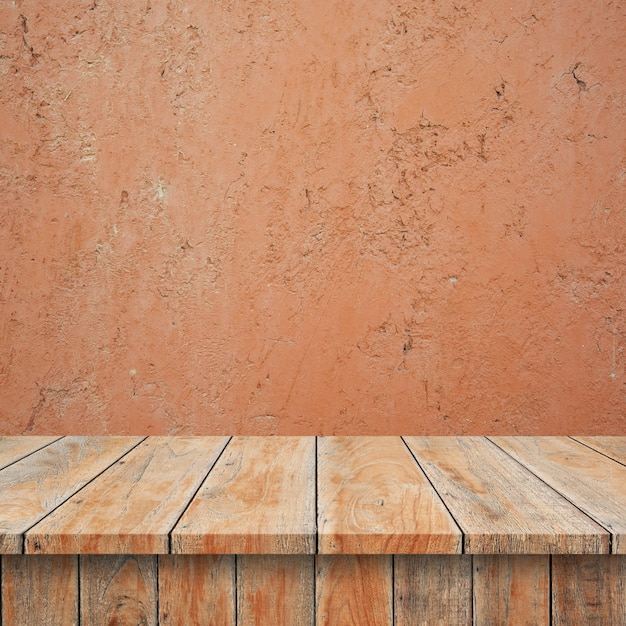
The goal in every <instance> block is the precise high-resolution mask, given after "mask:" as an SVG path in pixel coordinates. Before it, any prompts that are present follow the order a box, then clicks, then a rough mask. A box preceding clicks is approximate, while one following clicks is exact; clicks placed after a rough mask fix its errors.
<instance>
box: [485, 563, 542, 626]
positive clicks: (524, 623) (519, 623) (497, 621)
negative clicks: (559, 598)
mask: <svg viewBox="0 0 626 626" xmlns="http://www.w3.org/2000/svg"><path fill="white" fill-rule="evenodd" d="M473 559H474V565H473V571H474V579H473V588H474V591H473V595H474V624H475V625H476V626H483V625H485V626H487V625H489V626H495V625H498V626H500V625H503V626H504V625H506V624H511V625H512V626H542V625H544V624H545V626H548V625H549V624H550V557H549V555H547V554H546V555H525V554H524V555H488V556H482V555H480V556H479V555H474V557H473Z"/></svg>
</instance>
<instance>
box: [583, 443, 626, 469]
mask: <svg viewBox="0 0 626 626" xmlns="http://www.w3.org/2000/svg"><path fill="white" fill-rule="evenodd" d="M573 439H575V440H576V441H579V442H580V443H583V444H584V445H586V446H589V447H590V448H593V449H594V450H597V451H598V452H601V453H602V454H606V456H609V457H611V458H612V459H615V460H616V461H617V462H618V463H621V464H622V465H626V437H573Z"/></svg>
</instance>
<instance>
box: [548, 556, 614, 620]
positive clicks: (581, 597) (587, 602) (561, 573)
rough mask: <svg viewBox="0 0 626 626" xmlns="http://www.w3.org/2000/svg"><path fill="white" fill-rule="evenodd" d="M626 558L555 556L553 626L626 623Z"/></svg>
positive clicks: (553, 562)
mask: <svg viewBox="0 0 626 626" xmlns="http://www.w3.org/2000/svg"><path fill="white" fill-rule="evenodd" d="M625 616H626V556H625V555H623V554H620V555H611V556H589V555H583V556H581V555H576V556H553V557H552V624H553V625H554V626H580V625H581V624H584V625H585V626H594V625H597V626H605V625H607V624H615V625H616V626H617V625H620V624H624V623H626V617H625Z"/></svg>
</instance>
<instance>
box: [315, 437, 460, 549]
mask: <svg viewBox="0 0 626 626" xmlns="http://www.w3.org/2000/svg"><path fill="white" fill-rule="evenodd" d="M318 528H319V552H320V553H321V554H407V553H409V554H410V553H414V554H415V553H418V554H429V553H436V554H454V553H460V552H461V548H462V535H461V531H460V530H459V528H458V527H457V525H456V524H455V523H454V520H453V519H452V517H451V516H450V514H449V513H448V511H447V510H446V508H445V506H444V505H443V503H442V502H441V499H440V498H439V496H438V495H437V493H436V492H435V491H434V489H433V488H432V487H431V485H430V483H429V482H428V480H427V479H426V477H425V476H424V474H423V472H422V471H421V470H420V469H419V467H418V465H417V463H416V462H415V459H413V457H412V456H411V453H410V452H409V451H408V450H407V448H406V446H405V445H404V443H403V442H402V439H401V438H400V437H320V438H319V439H318Z"/></svg>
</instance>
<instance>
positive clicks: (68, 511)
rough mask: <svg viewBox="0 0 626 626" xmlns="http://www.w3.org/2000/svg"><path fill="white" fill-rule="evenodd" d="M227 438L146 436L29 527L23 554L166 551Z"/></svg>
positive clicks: (160, 552) (143, 552) (163, 552)
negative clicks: (120, 458) (71, 496)
mask: <svg viewBox="0 0 626 626" xmlns="http://www.w3.org/2000/svg"><path fill="white" fill-rule="evenodd" d="M228 439H229V438H228V437H150V438H148V439H146V440H145V441H143V442H142V443H141V444H140V445H139V446H137V447H136V448H135V449H134V450H133V451H132V452H131V453H130V454H128V455H127V456H126V457H124V459H122V460H121V461H119V462H118V463H116V464H115V465H113V466H112V467H111V468H109V469H108V470H107V471H106V472H105V473H104V474H102V475H101V476H99V477H98V478H96V479H95V480H94V481H93V482H91V483H90V484H89V485H87V486H86V487H85V488H84V489H83V490H81V492H80V493H79V494H77V495H76V496H75V497H73V498H71V499H70V500H68V501H67V502H66V503H65V504H64V505H63V506H61V507H59V508H58V509H56V510H55V511H54V512H53V513H51V514H50V515H49V516H48V517H46V518H45V519H44V520H43V521H42V522H40V523H39V524H37V525H36V526H35V527H34V528H32V529H31V530H30V531H29V532H28V533H27V534H26V538H25V550H26V552H27V553H33V554H36V553H44V554H167V552H169V532H170V531H171V529H172V528H173V526H174V524H175V523H176V521H177V520H178V519H179V518H180V516H181V514H182V512H183V511H184V510H185V508H186V507H187V505H188V504H189V501H190V500H191V498H192V496H193V494H194V493H195V492H196V490H197V489H198V487H199V486H200V483H201V482H202V481H203V479H204V478H205V476H206V475H207V473H208V471H209V469H210V468H211V467H212V465H213V464H214V463H215V460H216V459H217V457H218V456H219V454H220V453H221V452H222V450H223V449H224V446H225V445H226V444H227V443H228Z"/></svg>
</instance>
